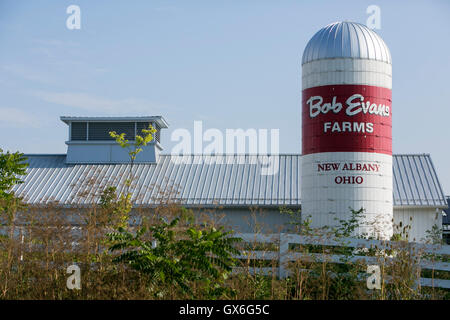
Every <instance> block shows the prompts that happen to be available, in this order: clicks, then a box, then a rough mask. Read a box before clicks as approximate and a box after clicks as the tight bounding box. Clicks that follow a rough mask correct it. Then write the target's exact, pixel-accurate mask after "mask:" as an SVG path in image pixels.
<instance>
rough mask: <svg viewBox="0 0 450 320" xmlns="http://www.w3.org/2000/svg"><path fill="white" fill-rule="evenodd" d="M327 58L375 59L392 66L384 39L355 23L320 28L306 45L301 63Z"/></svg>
mask: <svg viewBox="0 0 450 320" xmlns="http://www.w3.org/2000/svg"><path fill="white" fill-rule="evenodd" d="M327 58H359V59H373V60H378V61H383V62H387V63H391V54H390V52H389V49H388V47H387V45H386V44H385V43H384V41H383V39H381V37H380V36H379V35H378V34H377V33H375V32H374V31H372V30H370V29H369V28H368V27H367V26H365V25H363V24H360V23H356V22H347V21H344V22H342V21H341V22H335V23H331V24H329V25H327V26H326V27H324V28H322V29H320V30H319V31H318V32H317V33H316V34H315V35H314V36H313V37H312V38H311V40H309V42H308V44H307V45H306V48H305V51H304V52H303V59H302V64H305V63H307V62H310V61H313V60H319V59H327Z"/></svg>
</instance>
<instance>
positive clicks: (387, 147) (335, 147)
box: [302, 85, 392, 154]
mask: <svg viewBox="0 0 450 320" xmlns="http://www.w3.org/2000/svg"><path fill="white" fill-rule="evenodd" d="M355 94H356V95H360V96H353V95H355ZM352 96H353V99H349V98H350V97H352ZM361 96H362V97H361ZM391 96H392V91H391V90H390V89H386V88H381V87H375V86H366V85H328V86H320V87H313V88H309V89H305V90H303V98H302V99H303V100H302V108H303V111H302V121H303V122H302V153H303V154H311V153H319V152H374V153H384V154H392V104H391V102H392V101H391ZM333 99H334V102H335V103H334V104H333ZM358 102H359V103H360V104H359V106H358V105H357V103H358ZM361 102H363V103H364V104H361ZM367 102H370V103H369V104H367ZM352 103H354V105H353V107H351V104H352ZM327 104H329V105H327ZM339 104H341V105H342V107H341V108H340V107H339ZM374 110H375V111H379V112H380V113H381V114H373V113H371V112H373V111H374ZM335 111H336V112H335ZM351 113H354V114H353V115H351ZM371 128H373V130H372V131H371Z"/></svg>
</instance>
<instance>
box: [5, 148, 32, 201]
mask: <svg viewBox="0 0 450 320" xmlns="http://www.w3.org/2000/svg"><path fill="white" fill-rule="evenodd" d="M25 160H27V158H25V157H24V155H23V153H20V152H15V153H10V152H9V151H8V152H6V153H3V150H2V149H0V197H2V198H3V197H6V196H8V195H11V194H13V193H12V191H10V189H11V188H12V187H13V186H14V185H16V184H19V183H23V181H22V180H21V178H20V176H23V175H25V174H26V168H27V166H28V163H26V162H25Z"/></svg>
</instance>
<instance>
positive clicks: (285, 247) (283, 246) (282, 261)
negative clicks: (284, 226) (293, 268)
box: [278, 233, 289, 279]
mask: <svg viewBox="0 0 450 320" xmlns="http://www.w3.org/2000/svg"><path fill="white" fill-rule="evenodd" d="M288 251H289V240H288V235H287V234H285V233H280V252H279V256H278V259H279V260H278V264H279V267H278V276H279V278H280V279H283V278H285V277H286V276H287V272H286V270H285V265H286V260H287V259H286V256H287V253H288Z"/></svg>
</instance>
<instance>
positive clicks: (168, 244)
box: [108, 217, 240, 298]
mask: <svg viewBox="0 0 450 320" xmlns="http://www.w3.org/2000/svg"><path fill="white" fill-rule="evenodd" d="M179 221H180V218H178V217H177V218H175V219H173V220H172V221H170V222H165V221H164V220H163V219H161V222H160V223H159V224H155V225H153V226H151V227H150V229H149V233H150V235H151V238H153V240H147V241H146V240H142V237H143V236H144V234H145V233H146V232H147V229H146V228H145V227H142V228H140V229H139V230H138V231H137V232H136V233H135V234H132V233H130V232H127V231H126V230H124V229H122V228H119V230H118V232H113V233H110V234H108V236H109V240H110V241H111V242H112V243H114V244H113V245H112V246H111V247H110V251H111V252H115V251H119V250H123V252H122V253H121V254H119V255H118V256H117V257H115V259H114V261H115V262H121V263H126V264H127V265H129V266H130V267H131V268H133V269H134V270H137V271H139V272H142V273H144V274H146V275H147V276H149V279H150V281H151V286H150V287H151V288H156V290H154V294H155V295H156V296H160V297H164V292H162V291H161V288H168V286H169V288H170V286H174V287H175V288H177V289H179V290H180V291H181V292H182V293H187V294H190V295H192V294H193V292H192V290H191V286H190V285H191V284H192V282H195V283H196V284H197V285H198V284H200V287H201V291H202V293H203V294H205V295H206V296H207V297H209V298H216V297H220V296H222V295H224V294H227V293H228V294H230V292H229V291H228V290H227V289H226V288H225V287H224V286H223V285H224V281H225V280H226V279H227V277H228V275H229V273H230V272H231V271H232V268H233V266H235V263H236V259H235V258H233V254H239V251H238V250H237V249H235V247H234V243H235V242H237V241H239V240H240V239H238V238H232V237H229V235H230V232H223V231H222V229H219V230H217V229H215V228H209V229H207V230H203V231H202V230H199V229H198V228H196V227H194V226H191V227H190V228H187V229H181V230H178V231H177V230H176V226H177V224H178V222H179ZM155 241H156V242H155Z"/></svg>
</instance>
